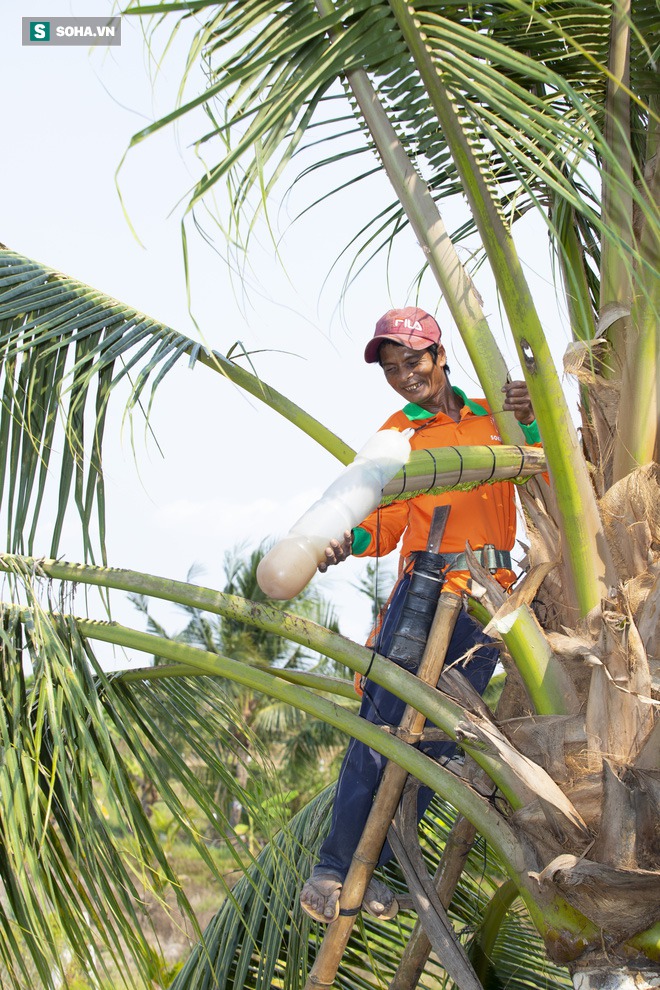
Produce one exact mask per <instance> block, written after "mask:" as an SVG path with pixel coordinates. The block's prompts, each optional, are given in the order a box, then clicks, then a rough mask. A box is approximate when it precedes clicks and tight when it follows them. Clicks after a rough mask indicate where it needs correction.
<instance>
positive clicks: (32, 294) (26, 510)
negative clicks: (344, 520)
mask: <svg viewBox="0 0 660 990" xmlns="http://www.w3.org/2000/svg"><path fill="white" fill-rule="evenodd" d="M182 361H187V363H188V364H189V366H190V367H193V366H194V365H195V364H197V363H199V364H203V365H204V366H206V367H207V368H209V369H211V370H213V371H215V372H217V373H219V374H220V375H223V376H224V377H226V378H228V379H229V380H231V381H233V382H235V383H236V384H238V385H239V386H240V387H241V388H244V389H246V390H247V391H248V392H250V393H251V394H252V395H255V396H256V397H257V398H259V399H261V400H262V401H263V402H265V403H267V404H268V405H270V406H271V407H272V408H275V409H278V410H279V411H280V412H281V413H282V414H283V415H284V416H286V417H287V418H289V419H290V420H291V421H292V422H295V423H296V425H298V426H299V427H300V428H301V429H303V430H306V431H307V432H308V433H309V434H310V435H311V436H313V437H314V438H315V439H317V440H318V441H319V442H320V443H322V444H324V443H327V444H329V447H328V449H331V450H332V451H333V452H334V453H335V455H336V456H338V457H339V459H340V460H341V461H342V463H348V462H349V461H350V460H351V459H352V457H353V451H352V450H351V449H350V448H349V447H347V446H346V445H345V444H343V443H342V442H341V441H340V440H339V439H338V438H337V437H335V436H334V435H333V434H332V433H330V431H329V430H327V429H325V427H322V426H321V424H319V423H317V422H316V420H314V419H312V417H310V416H308V415H307V414H306V413H305V412H304V411H303V410H302V409H300V408H299V407H298V406H296V405H295V404H294V403H292V402H291V401H290V400H288V399H286V398H285V397H284V396H282V395H280V394H279V393H278V392H276V391H275V390H274V389H271V388H270V387H269V386H268V385H266V384H265V383H264V382H262V381H261V380H260V379H259V378H258V377H257V376H256V375H254V374H252V373H251V372H249V371H246V370H245V369H244V368H242V367H241V366H240V365H239V364H237V363H236V362H235V361H233V360H230V359H228V358H226V357H224V356H223V355H222V354H220V353H219V352H217V351H212V350H210V349H209V348H207V347H205V346H203V345H202V344H201V343H200V342H198V341H195V340H193V339H191V338H190V337H187V336H185V335H184V334H181V333H178V332H177V331H175V330H173V329H172V328H171V327H168V326H166V325H165V324H163V323H160V322H158V321H157V320H154V319H152V318H151V317H149V316H145V315H144V314H143V313H140V312H138V311H137V310H136V309H134V308H133V307H131V306H129V305H127V304H125V303H121V302H118V301H117V300H116V299H112V298H111V297H110V296H107V295H105V294H104V293H103V292H101V291H99V290H97V289H92V288H91V287H90V286H87V285H85V284H83V283H82V282H77V281H76V280H75V279H71V278H68V277H66V276H65V275H62V274H61V273H59V272H56V271H54V270H52V269H49V268H47V267H45V266H44V265H41V264H39V263H38V262H35V261H32V260H30V259H28V258H25V257H23V256H22V255H19V254H16V253H15V252H13V251H9V250H7V249H0V391H1V392H2V409H1V410H0V445H1V446H2V450H3V451H4V454H5V456H4V457H3V459H2V464H1V465H0V506H2V508H3V510H4V518H5V520H6V546H7V547H8V548H14V549H16V550H17V551H19V552H23V551H28V552H30V549H31V548H32V547H33V545H34V541H35V534H36V527H37V523H38V520H39V517H40V514H41V512H42V510H43V507H44V504H45V503H46V502H51V503H52V504H56V505H57V512H56V518H55V522H54V524H53V526H52V532H51V544H50V552H51V553H52V554H53V555H56V554H57V549H58V546H59V540H60V536H61V532H62V526H63V524H64V519H65V516H66V513H67V510H68V508H69V505H70V503H71V502H72V501H73V502H75V506H76V508H77V510H78V513H79V515H80V519H81V522H82V531H83V535H84V540H85V554H86V556H88V557H92V558H93V555H94V554H93V548H94V544H95V543H96V545H97V546H98V545H100V547H101V551H102V554H103V556H105V554H104V544H105V519H104V516H105V511H104V510H105V498H104V488H103V474H102V444H103V437H104V432H105V425H106V414H107V409H108V404H109V401H110V398H111V396H112V394H113V393H115V392H116V391H117V390H118V389H119V388H123V389H124V392H123V401H124V403H125V406H126V409H127V411H128V412H129V413H130V412H131V411H133V410H135V409H136V408H140V409H141V410H143V412H144V415H145V416H146V417H147V418H148V415H149V409H150V407H151V403H152V402H153V398H154V395H155V392H156V390H157V388H158V385H159V384H160V383H161V381H162V380H163V378H164V377H165V376H166V375H167V373H168V372H169V371H171V369H172V368H173V367H174V366H175V365H176V364H178V363H180V362H182ZM147 395H148V398H147ZM51 511H52V510H51ZM94 520H96V525H94Z"/></svg>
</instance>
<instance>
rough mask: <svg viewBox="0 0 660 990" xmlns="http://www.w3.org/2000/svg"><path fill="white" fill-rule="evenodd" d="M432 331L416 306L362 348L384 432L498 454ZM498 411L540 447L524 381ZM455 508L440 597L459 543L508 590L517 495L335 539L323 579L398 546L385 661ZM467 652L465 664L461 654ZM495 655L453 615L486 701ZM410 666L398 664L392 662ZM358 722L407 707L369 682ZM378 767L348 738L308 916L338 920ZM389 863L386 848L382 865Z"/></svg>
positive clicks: (403, 514)
mask: <svg viewBox="0 0 660 990" xmlns="http://www.w3.org/2000/svg"><path fill="white" fill-rule="evenodd" d="M440 340H441V332H440V328H439V326H438V324H437V322H436V321H435V320H434V319H433V317H432V316H430V315H429V314H428V313H426V312H424V310H422V309H417V308H415V307H407V308H405V309H398V310H390V311H389V312H387V313H386V314H385V315H384V316H383V317H382V318H381V319H380V320H379V321H378V323H377V325H376V330H375V333H374V335H373V337H372V339H371V340H370V341H369V343H368V344H367V347H366V350H365V360H366V361H367V363H369V364H375V363H376V362H377V363H378V364H380V366H381V368H382V369H383V372H384V374H385V378H386V380H387V382H388V384H389V385H390V386H391V387H392V388H393V389H394V391H395V392H396V393H397V394H398V395H399V396H401V397H402V398H403V399H405V400H406V403H407V404H406V405H405V406H404V408H403V409H402V410H401V411H399V412H397V413H395V414H394V415H393V416H391V417H390V418H389V419H388V420H387V422H386V423H385V424H384V425H383V429H390V428H395V429H399V430H403V429H409V428H411V427H412V429H413V431H414V433H413V436H412V439H411V446H412V448H413V450H418V449H422V448H426V449H433V448H436V447H444V446H464V445H481V444H485V445H495V444H500V443H501V439H500V436H499V433H498V430H497V427H496V425H495V421H494V419H493V417H492V416H491V415H490V412H491V410H490V409H489V408H488V404H487V403H486V401H485V399H476V400H475V399H468V398H467V396H466V395H465V394H464V393H463V392H462V391H461V390H460V389H458V388H455V387H453V386H452V385H451V384H450V381H449V369H448V367H447V356H446V352H445V349H444V347H443V346H442V344H441V342H440ZM503 392H504V393H505V398H504V403H503V406H504V409H506V410H510V411H512V412H513V413H514V414H515V416H516V418H517V419H518V421H519V422H520V423H521V425H522V427H523V431H524V433H525V436H526V439H527V441H528V443H537V442H538V441H539V434H538V429H537V427H536V422H535V420H534V412H533V409H532V405H531V401H530V398H529V394H528V392H527V387H526V385H525V383H524V382H508V383H507V384H505V385H504V387H503ZM440 505H446V506H449V507H450V512H449V516H448V518H447V523H446V527H445V530H444V533H443V536H442V540H441V543H440V546H439V552H440V554H441V555H442V566H443V570H444V571H445V572H446V577H445V588H446V589H447V590H449V591H453V592H456V593H458V594H461V593H462V592H463V591H466V590H468V587H469V581H470V575H469V572H468V570H467V565H466V561H465V556H464V551H465V546H466V543H467V542H469V543H470V546H471V547H472V548H473V549H475V550H476V551H477V556H478V557H480V559H481V561H482V563H483V564H484V566H486V567H488V568H489V569H490V570H491V571H493V572H494V574H495V577H496V578H497V580H498V581H499V582H500V584H501V585H502V586H503V587H504V588H508V587H510V586H511V584H512V583H513V581H514V580H515V574H514V573H513V571H512V570H511V555H510V551H511V549H512V547H513V545H514V542H515V523H516V511H515V504H514V498H513V486H512V485H511V483H509V482H499V483H497V484H493V485H486V486H482V487H480V488H478V489H474V490H472V491H451V492H448V493H445V494H443V495H418V496H416V497H415V498H412V499H409V500H406V501H399V502H393V503H391V504H390V505H389V506H387V507H385V508H382V509H377V510H376V511H375V512H374V513H372V514H371V515H370V516H369V517H368V518H367V519H366V520H364V522H363V523H362V524H361V525H360V526H358V527H356V528H355V529H354V530H352V531H350V532H347V533H346V534H345V538H344V541H343V542H341V543H340V542H339V541H337V540H334V541H332V542H331V544H330V546H329V547H328V548H327V550H326V560H325V562H324V563H322V564H320V565H319V570H320V571H321V572H324V571H325V570H327V568H328V566H331V565H333V564H338V563H340V562H341V561H342V560H345V559H346V557H348V556H349V555H350V554H355V555H357V556H382V555H385V554H387V553H389V552H390V551H391V550H393V549H394V548H395V547H396V546H397V544H398V543H399V540H400V539H401V538H403V542H402V546H401V558H400V568H399V578H398V580H397V583H396V584H395V586H394V589H393V591H392V594H391V595H390V598H389V601H388V604H387V605H386V607H385V610H384V615H383V617H382V622H380V623H379V624H378V625H377V628H376V629H375V630H374V631H373V633H372V635H371V637H370V641H369V645H373V647H374V650H375V651H376V652H378V653H380V654H383V655H385V656H390V654H391V650H392V643H393V637H394V635H395V634H396V633H397V631H398V629H399V626H400V621H401V615H402V611H403V608H404V603H405V601H406V595H407V593H408V591H409V588H410V585H411V581H412V580H413V575H414V573H415V570H416V568H418V567H421V561H422V559H423V558H422V555H423V554H424V551H425V550H426V548H427V542H428V537H429V530H430V527H431V519H432V515H433V511H434V509H435V508H436V507H437V506H440ZM468 651H471V653H470V657H469V662H468V661H467V660H466V659H461V658H465V654H466V653H467V652H468ZM497 656H498V651H497V648H496V647H495V646H494V645H492V644H491V643H490V642H489V640H488V638H487V637H486V636H484V634H483V632H482V631H481V629H480V627H479V626H478V625H477V624H476V623H475V622H474V620H473V619H472V618H470V616H469V615H468V614H467V612H466V611H462V612H461V613H459V617H458V621H457V623H456V627H455V629H454V633H453V636H452V639H451V641H450V644H449V649H448V652H447V657H446V663H447V664H452V665H456V666H458V668H459V669H460V670H461V672H462V673H463V674H464V675H465V677H467V679H468V680H469V682H470V683H471V684H472V686H473V687H475V688H476V689H477V690H478V691H479V692H480V693H483V691H484V689H485V688H486V685H487V684H488V681H489V680H490V678H491V675H492V673H493V669H494V667H495V664H496V662H497ZM394 659H396V661H397V662H398V663H401V664H402V665H403V666H405V665H406V664H405V662H403V661H402V660H401V659H400V658H397V657H394ZM362 691H363V698H362V707H361V710H360V714H361V716H362V717H363V718H366V719H368V720H369V721H371V722H373V723H375V724H377V725H384V726H394V727H396V726H398V725H399V722H400V719H401V716H402V714H403V710H404V707H405V705H404V702H403V701H401V700H400V699H399V698H397V697H395V696H394V695H392V694H390V693H389V692H388V691H386V690H385V689H384V688H382V687H380V686H379V685H377V684H374V683H372V682H371V681H369V680H368V679H367V680H365V681H364V684H363V685H362ZM420 748H421V749H422V750H423V751H424V752H425V753H427V754H428V755H429V756H432V757H433V758H434V759H436V760H441V761H443V762H446V761H448V760H449V759H451V757H452V756H453V755H454V753H455V749H456V746H455V744H454V743H453V742H448V741H445V742H423V743H422V744H421V746H420ZM384 763H385V760H384V758H383V757H382V756H381V754H379V753H377V752H376V751H375V750H372V749H369V748H368V747H367V746H366V745H364V744H363V743H361V742H358V741H357V740H356V739H353V740H351V742H350V744H349V747H348V750H347V752H346V756H345V757H344V762H343V765H342V769H341V772H340V775H339V781H338V784H337V793H336V796H335V803H334V809H333V816H332V824H331V827H330V832H329V834H328V836H327V838H326V839H325V841H324V842H323V845H322V846H321V850H320V858H319V862H318V864H317V865H316V867H315V868H314V871H313V873H312V876H311V877H310V878H309V880H308V881H307V882H306V883H305V885H304V887H303V889H302V892H301V895H300V901H301V905H302V907H303V909H304V910H305V911H306V912H307V914H309V915H311V917H313V918H315V919H316V920H317V921H321V922H326V923H327V922H331V921H334V920H335V919H336V918H337V916H338V914H339V910H340V906H339V895H340V893H341V888H342V884H343V881H344V878H345V876H346V873H347V872H348V868H349V866H350V863H351V859H352V856H353V853H354V851H355V849H356V847H357V844H358V842H359V839H360V836H361V834H362V831H363V828H364V825H365V822H366V820H367V817H368V814H369V811H370V808H371V804H372V801H373V796H374V793H375V791H376V788H377V787H378V783H379V780H380V777H381V774H382V771H383V767H384ZM431 796H432V792H431V791H430V790H429V789H428V788H423V789H421V790H420V796H419V805H418V814H419V817H421V816H422V814H423V813H424V811H425V809H426V807H427V806H428V803H429V801H430V799H431ZM391 856H392V853H391V850H390V848H389V845H388V843H387V842H386V843H385V845H384V847H383V850H382V852H381V856H380V860H379V865H382V864H383V863H385V862H387V861H388V860H389V859H390V858H391ZM362 906H363V908H364V909H365V910H367V911H368V912H369V913H371V914H373V915H375V916H377V917H381V918H391V917H393V916H394V915H395V914H396V912H397V910H398V904H397V902H396V900H395V898H394V895H393V893H392V891H391V890H389V888H388V887H387V886H386V885H385V884H384V883H382V882H381V881H379V880H375V879H372V880H371V882H370V883H369V886H368V888H367V891H366V894H365V898H364V901H363V904H362Z"/></svg>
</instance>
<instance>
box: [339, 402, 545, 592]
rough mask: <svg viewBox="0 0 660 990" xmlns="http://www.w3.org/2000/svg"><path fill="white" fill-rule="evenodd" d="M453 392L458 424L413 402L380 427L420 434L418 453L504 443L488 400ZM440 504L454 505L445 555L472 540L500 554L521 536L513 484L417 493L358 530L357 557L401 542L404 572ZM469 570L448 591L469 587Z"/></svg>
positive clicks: (507, 574) (454, 577)
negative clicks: (457, 399)
mask: <svg viewBox="0 0 660 990" xmlns="http://www.w3.org/2000/svg"><path fill="white" fill-rule="evenodd" d="M454 392H456V394H457V395H458V396H459V397H460V398H461V399H462V400H463V402H464V405H463V408H462V410H461V418H460V420H459V422H458V423H457V422H455V421H454V420H453V419H452V418H451V417H450V416H447V415H445V414H444V413H437V414H436V415H433V414H432V413H429V412H427V411H426V410H425V409H422V408H421V407H420V406H417V405H415V404H414V403H410V404H409V405H407V406H405V407H404V408H403V409H402V410H400V411H399V412H396V413H394V415H393V416H390V418H389V419H388V420H387V421H386V422H385V423H384V424H383V426H382V427H381V429H383V430H386V429H390V428H392V427H395V428H396V429H399V430H404V429H408V428H410V427H412V428H413V429H414V430H415V433H414V434H413V436H412V438H411V441H410V443H411V447H412V449H413V450H420V449H424V448H434V447H450V446H456V447H458V446H473V445H481V444H487V445H489V446H497V445H498V444H501V443H502V440H501V438H500V435H499V431H498V429H497V426H496V424H495V420H494V419H493V417H492V416H491V415H490V409H489V407H488V403H487V402H486V400H485V399H468V398H467V397H466V396H465V395H464V393H463V392H461V390H460V389H457V388H454ZM523 431H524V433H525V435H526V439H527V442H528V443H537V442H538V441H539V434H538V429H537V427H536V423H535V422H534V423H532V424H531V426H528V427H524V426H523ZM437 505H450V506H451V512H450V513H449V518H448V520H447V525H446V528H445V533H444V537H443V540H442V543H441V546H440V552H441V553H461V552H462V551H464V550H465V544H466V542H467V541H469V543H470V546H471V547H472V548H473V549H478V548H480V547H483V546H485V545H486V544H493V545H494V546H495V548H496V549H497V550H511V549H512V547H513V545H514V542H515V538H516V508H515V503H514V497H513V485H512V484H511V482H508V481H502V482H496V483H495V484H488V485H481V486H480V487H479V488H474V489H472V490H471V491H449V492H445V493H444V494H442V495H417V496H416V497H415V498H411V499H407V500H405V501H400V502H392V503H391V504H390V505H388V506H386V507H385V508H382V509H377V510H376V511H375V512H372V513H371V515H369V516H368V517H367V518H366V519H365V520H364V521H363V522H362V523H361V524H360V526H358V527H356V528H355V529H354V531H353V553H354V554H355V555H356V556H358V557H368V556H371V557H373V556H384V555H385V554H388V553H390V551H392V550H394V549H395V547H396V546H397V545H398V543H399V541H400V540H401V538H402V537H403V542H402V544H401V569H403V567H405V563H406V561H407V559H408V557H409V556H410V554H411V553H413V552H414V551H416V550H425V549H426V544H427V540H428V534H429V528H430V525H431V516H432V514H433V510H434V508H435V507H436V506H437ZM496 577H497V579H498V581H500V583H501V584H502V585H504V587H508V586H509V585H510V584H512V583H513V581H514V580H515V575H514V573H513V572H512V571H509V570H500V571H498V572H497V574H496ZM468 581H469V574H468V572H467V571H455V572H453V573H452V574H451V575H449V576H448V579H447V582H446V585H445V587H446V589H447V590H451V591H457V592H460V591H462V590H465V589H466V588H467V586H468Z"/></svg>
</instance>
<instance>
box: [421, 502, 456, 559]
mask: <svg viewBox="0 0 660 990" xmlns="http://www.w3.org/2000/svg"><path fill="white" fill-rule="evenodd" d="M450 511H451V506H450V505H436V507H435V509H434V510H433V515H432V516H431V526H430V528H429V538H428V540H427V541H426V549H427V550H428V551H429V552H430V553H440V544H441V543H442V537H443V536H444V535H445V526H446V525H447V519H448V518H449V513H450Z"/></svg>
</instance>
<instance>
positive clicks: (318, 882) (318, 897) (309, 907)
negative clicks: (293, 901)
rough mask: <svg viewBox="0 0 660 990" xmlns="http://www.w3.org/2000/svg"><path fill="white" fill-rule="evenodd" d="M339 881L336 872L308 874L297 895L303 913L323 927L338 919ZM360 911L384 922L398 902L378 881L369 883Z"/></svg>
mask: <svg viewBox="0 0 660 990" xmlns="http://www.w3.org/2000/svg"><path fill="white" fill-rule="evenodd" d="M342 882H343V881H342V880H341V879H340V877H339V876H338V875H337V874H336V873H317V874H312V876H311V877H310V878H309V880H308V881H307V883H306V884H305V885H304V887H303V889H302V890H301V892H300V906H301V907H302V909H303V911H304V912H305V913H306V914H308V915H309V916H310V918H313V919H314V921H320V922H321V923H322V924H324V925H329V924H330V923H331V922H333V921H336V919H337V918H338V917H339V895H340V894H341V888H342ZM362 909H363V910H364V911H367V913H368V914H370V915H372V916H373V917H374V918H381V919H382V920H383V921H387V920H388V919H390V918H393V917H394V916H395V915H396V914H397V912H398V910H399V902H398V901H397V899H396V897H395V896H394V893H393V892H392V891H391V890H390V888H389V887H388V886H387V885H386V884H384V883H383V882H382V881H381V880H374V879H373V877H372V879H371V880H370V881H369V886H368V887H367V890H366V893H365V895H364V900H363V901H362Z"/></svg>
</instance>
